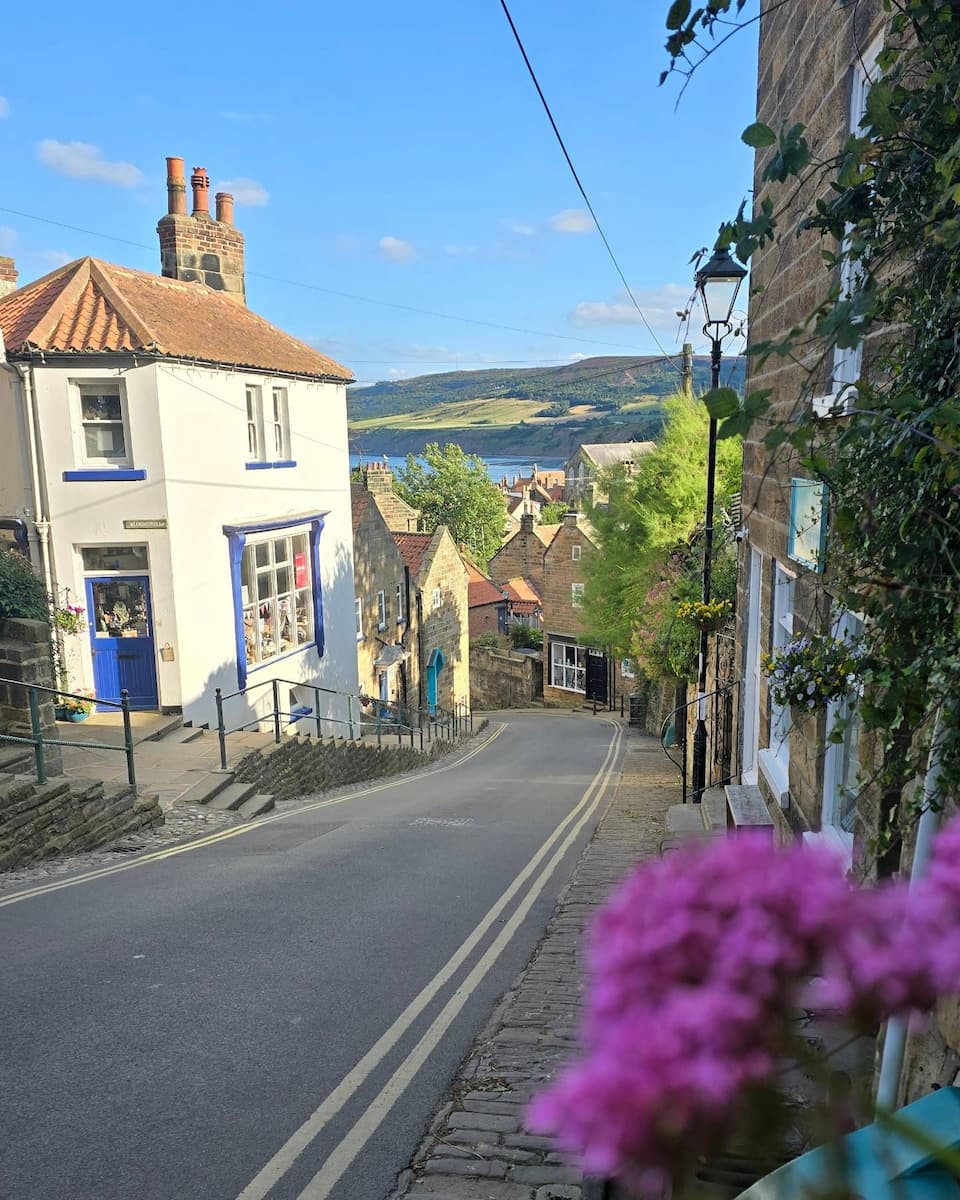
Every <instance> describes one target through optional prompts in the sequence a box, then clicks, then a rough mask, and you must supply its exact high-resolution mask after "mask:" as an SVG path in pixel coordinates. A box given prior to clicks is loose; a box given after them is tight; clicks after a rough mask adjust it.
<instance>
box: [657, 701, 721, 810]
mask: <svg viewBox="0 0 960 1200" xmlns="http://www.w3.org/2000/svg"><path fill="white" fill-rule="evenodd" d="M739 694H740V680H739V679H735V680H733V682H732V683H727V684H724V685H723V687H719V688H716V689H715V690H714V691H712V692H708V693H707V694H706V695H705V696H704V697H703V700H702V701H701V700H700V699H699V697H696V696H695V697H694V698H693V699H692V700H688V701H687V702H686V703H685V704H681V705H678V706H677V707H676V708H674V709H673V710H672V712H671V713H670V714H669V715H668V716H667V718H666V719H665V720H664V722H663V725H662V726H661V728H660V745H661V747H662V748H663V752H664V754H666V756H667V758H669V759H670V761H671V762H672V763H673V764H674V766H676V767H677V769H678V770H679V771H680V779H681V787H682V795H683V803H684V804H686V803H687V801H688V799H691V798H692V799H693V801H694V803H699V801H700V800H701V798H702V796H697V795H694V796H692V797H691V796H690V795H689V791H690V767H691V765H692V764H691V762H690V753H689V748H688V742H689V740H690V739H688V737H687V729H688V726H689V724H690V721H689V714H690V712H691V710H694V709H696V708H697V706H698V705H700V704H701V703H702V704H703V705H704V721H705V722H706V726H707V764H706V767H707V769H706V779H705V782H704V789H703V790H704V791H706V790H707V789H708V788H713V787H723V785H724V784H727V783H730V782H732V780H734V779H735V778H736V777H737V775H738V774H739V773H740V754H739V746H738V745H737V741H736V738H735V737H734V714H735V712H736V706H737V698H738V696H739ZM671 727H672V729H673V731H674V738H673V741H672V742H671V743H669V744H668V742H667V735H668V733H669V731H670V729H671ZM671 751H674V752H675V753H671Z"/></svg>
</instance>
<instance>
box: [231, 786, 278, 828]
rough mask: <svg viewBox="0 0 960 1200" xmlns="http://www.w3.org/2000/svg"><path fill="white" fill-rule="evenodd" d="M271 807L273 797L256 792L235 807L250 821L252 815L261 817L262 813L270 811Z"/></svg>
mask: <svg viewBox="0 0 960 1200" xmlns="http://www.w3.org/2000/svg"><path fill="white" fill-rule="evenodd" d="M273 807H274V803H273V797H272V796H266V795H264V794H263V793H262V792H258V793H256V794H254V795H253V796H251V797H250V799H249V800H244V802H243V803H242V804H241V805H240V807H239V808H238V809H237V812H238V813H239V814H240V816H241V817H243V818H244V820H246V821H252V820H253V818H254V817H261V816H263V814H264V813H267V812H270V810H271V809H272V808H273Z"/></svg>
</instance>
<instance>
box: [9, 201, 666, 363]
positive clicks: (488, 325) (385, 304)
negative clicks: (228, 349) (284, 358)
mask: <svg viewBox="0 0 960 1200" xmlns="http://www.w3.org/2000/svg"><path fill="white" fill-rule="evenodd" d="M0 212H2V213H9V214H10V215H12V216H15V217H25V218H26V219H27V220H29V221H39V222H41V223H42V224H44V225H55V226H57V228H59V229H69V230H71V231H72V232H73V233H83V234H86V235H87V236H88V237H95V238H103V239H104V240H105V241H108V242H119V243H120V245H122V246H135V247H136V248H137V249H138V250H153V249H154V247H153V246H148V245H147V244H146V243H145V242H134V241H131V240H130V239H129V238H122V237H116V236H115V235H114V234H112V233H100V232H98V231H97V230H96V229H84V228H83V226H81V225H68V224H67V223H66V222H64V221H54V220H53V219H52V218H50V217H40V216H38V215H37V214H36V213H29V212H23V211H21V210H20V209H17V208H5V207H3V206H0ZM246 275H247V276H248V278H251V279H265V280H267V281H268V282H270V283H280V284H283V285H284V286H286V287H297V288H305V289H307V290H308V291H311V292H322V293H323V294H324V295H326V296H336V297H338V299H341V300H353V301H355V302H356V303H358V304H374V305H378V306H379V307H381V308H392V309H397V310H399V311H400V312H409V313H416V314H417V315H418V316H422V317H434V318H435V319H437V320H441V321H458V322H460V323H461V324H464V325H479V326H482V327H483V328H484V329H500V330H504V331H505V332H507V333H523V334H526V335H528V336H530V337H545V338H553V339H556V340H559V341H563V342H577V343H578V344H580V345H583V346H607V347H609V348H611V349H614V350H633V351H634V352H636V349H635V347H634V346H627V345H626V344H625V343H623V342H599V341H596V340H595V339H593V338H583V337H577V336H576V335H575V334H572V333H547V332H546V331H545V330H542V329H525V328H524V327H523V326H520V325H504V324H502V323H500V322H498V321H484V320H481V319H480V318H479V317H461V316H459V315H458V314H456V313H444V312H436V311H434V310H433V309H429V308H416V307H414V306H413V305H411V304H399V303H397V302H396V301H393V300H378V299H377V298H376V297H373V296H360V295H357V294H356V293H354V292H341V291H337V290H336V289H335V288H328V287H322V286H321V285H320V284H318V283H307V282H305V281H304V280H302V279H283V278H281V277H280V276H278V275H265V274H263V272H261V271H247V272H246ZM660 349H661V350H662V349H663V347H662V346H661V347H660Z"/></svg>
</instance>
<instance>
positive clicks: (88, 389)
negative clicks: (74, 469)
mask: <svg viewBox="0 0 960 1200" xmlns="http://www.w3.org/2000/svg"><path fill="white" fill-rule="evenodd" d="M73 391H74V397H75V401H74V411H75V413H76V430H77V462H78V463H82V464H83V465H84V466H88V467H107V468H109V467H130V466H133V452H132V447H131V441H130V419H129V413H128V410H127V390H126V388H125V387H124V385H123V380H122V379H104V380H94V379H84V380H82V381H79V382H77V383H75V384H74V387H73ZM91 395H92V396H108V395H116V396H118V397H119V399H120V420H119V421H102V422H97V421H93V420H90V421H87V420H85V419H84V415H83V400H84V397H85V396H91ZM88 424H90V425H97V424H101V425H111V426H113V425H119V426H120V428H121V432H122V434H123V454H117V455H107V454H90V453H88V451H87V436H86V426H87V425H88Z"/></svg>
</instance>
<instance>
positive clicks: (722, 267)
mask: <svg viewBox="0 0 960 1200" xmlns="http://www.w3.org/2000/svg"><path fill="white" fill-rule="evenodd" d="M746 274H747V272H746V271H745V270H744V268H743V267H741V266H740V264H739V263H737V262H735V261H734V260H733V258H732V257H731V255H730V251H729V250H726V249H724V250H719V249H718V250H714V252H713V255H712V257H711V258H710V260H709V262H707V263H705V264H704V266H702V267H700V268H699V269H698V270H697V274H696V284H697V291H698V292H699V294H700V302H701V304H702V305H703V313H704V317H705V318H706V322H705V324H704V326H703V332H704V334H705V335H706V336H707V337H708V338H709V339H710V368H711V370H710V382H711V387H714V388H717V387H719V386H720V363H721V360H722V358H723V339H724V338H725V337H727V336H728V335H729V334H730V333H731V332H732V331H733V323H732V321H731V319H730V318H731V316H732V314H733V306H734V304H735V303H736V301H737V293H738V292H739V291H740V285H741V283H743V280H744V278H745V276H746ZM716 473H717V420H716V417H711V418H710V433H709V439H708V442H707V506H706V514H705V521H704V529H703V602H704V604H709V603H710V585H711V582H712V575H713V493H714V483H715V477H716ZM708 647H709V633H708V630H707V628H706V626H705V625H704V626H703V627H701V629H700V657H699V672H698V675H697V701H698V703H697V728H696V731H695V732H694V735H693V788H692V791H693V802H694V804H699V803H700V801H701V800H702V799H703V793H704V791H705V789H706V782H707V700H706V695H707V650H708Z"/></svg>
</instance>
